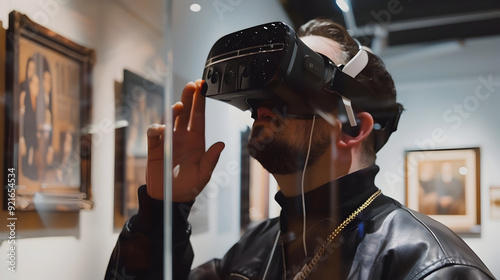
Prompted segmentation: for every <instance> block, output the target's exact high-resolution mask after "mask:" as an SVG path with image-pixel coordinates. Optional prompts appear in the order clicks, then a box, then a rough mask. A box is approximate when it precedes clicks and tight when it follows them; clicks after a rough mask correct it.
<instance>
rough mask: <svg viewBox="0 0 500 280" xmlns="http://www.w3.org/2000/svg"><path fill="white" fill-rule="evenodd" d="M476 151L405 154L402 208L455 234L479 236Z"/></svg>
mask: <svg viewBox="0 0 500 280" xmlns="http://www.w3.org/2000/svg"><path fill="white" fill-rule="evenodd" d="M479 152H480V150H479V148H463V149H442V150H420V151H408V152H406V204H407V206H408V207H409V208H411V209H414V210H417V211H419V212H421V213H423V214H426V215H429V216H431V217H432V218H434V219H436V220H438V221H440V222H442V223H443V224H445V225H447V226H448V227H449V228H451V229H452V230H454V231H455V232H457V233H464V234H479V233H480V230H481V212H480V209H481V208H480V195H479V192H480V182H479V177H480V176H479V174H480V166H479Z"/></svg>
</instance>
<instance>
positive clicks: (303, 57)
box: [203, 22, 402, 151]
mask: <svg viewBox="0 0 500 280" xmlns="http://www.w3.org/2000/svg"><path fill="white" fill-rule="evenodd" d="M367 63H368V54H367V52H366V50H365V49H364V48H362V47H360V49H359V51H358V53H357V54H356V55H355V56H354V57H353V58H352V59H351V61H349V63H347V64H346V65H345V66H343V65H339V66H337V65H335V64H334V63H333V62H332V61H331V60H330V59H329V58H327V57H326V56H324V55H322V54H320V53H317V52H315V51H313V50H311V49H310V48H309V47H307V46H306V45H305V44H304V42H302V41H301V40H300V38H299V37H298V36H297V34H296V33H295V31H294V30H293V29H292V28H291V27H289V26H288V25H287V24H285V23H283V22H272V23H267V24H263V25H258V26H255V27H251V28H248V29H244V30H241V31H237V32H234V33H231V34H229V35H226V36H224V37H222V38H220V39H219V40H218V41H217V42H216V43H215V44H214V45H213V47H212V49H211V50H210V53H209V55H208V58H207V61H206V63H205V68H204V71H203V79H204V80H205V81H206V84H207V91H206V92H205V96H206V97H209V98H213V99H217V100H220V101H223V102H226V103H229V104H231V105H233V106H235V107H237V108H239V109H241V110H244V111H245V110H249V109H250V110H252V117H253V118H257V116H256V112H257V108H258V107H259V106H262V104H263V103H267V104H271V105H272V107H273V109H277V110H278V111H279V112H280V113H281V114H282V115H284V116H286V117H290V118H312V116H314V115H319V116H321V117H322V118H324V119H325V120H327V121H329V122H330V123H332V122H333V116H332V115H331V113H332V112H333V111H334V110H335V109H339V111H338V116H337V117H338V118H339V119H340V120H341V121H343V123H344V122H345V123H344V124H343V127H345V128H347V130H346V131H348V133H349V134H356V133H357V132H356V130H357V126H358V124H357V120H356V118H355V111H354V107H356V108H360V109H362V110H363V111H367V112H369V113H370V114H372V116H373V118H374V120H375V125H374V129H375V136H376V137H375V138H376V139H375V151H378V150H379V149H380V148H382V146H383V145H384V144H385V143H386V142H387V140H388V138H389V136H390V134H391V133H392V132H393V131H396V129H397V124H398V121H399V117H400V115H401V112H402V107H401V105H399V104H397V103H395V102H393V101H392V103H391V104H388V101H386V100H381V99H380V97H378V96H377V95H375V94H373V93H372V92H371V91H370V90H369V89H368V88H366V87H365V86H364V85H363V84H361V83H360V82H358V81H357V80H356V79H355V78H354V77H356V75H357V74H358V73H359V72H361V70H363V69H364V67H365V66H366V64H367Z"/></svg>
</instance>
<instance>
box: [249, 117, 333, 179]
mask: <svg viewBox="0 0 500 280" xmlns="http://www.w3.org/2000/svg"><path fill="white" fill-rule="evenodd" d="M310 129H311V127H310V126H308V127H304V129H303V131H301V132H300V133H297V135H296V136H295V137H302V138H303V139H301V140H300V141H298V144H295V145H293V144H292V143H290V141H287V138H286V137H285V136H283V135H281V134H280V132H275V133H273V132H270V130H267V131H266V128H265V127H262V126H256V127H254V128H253V129H252V134H251V136H250V140H249V141H248V144H247V151H248V153H249V154H250V155H251V156H252V157H253V158H255V159H256V160H257V161H259V162H260V164H262V166H263V167H264V168H265V169H266V170H267V171H269V173H271V174H280V175H284V174H292V173H296V172H298V171H301V170H303V169H304V165H305V161H306V156H307V149H308V145H309V135H310V132H311V131H310ZM314 130H315V131H314V134H313V139H312V143H311V150H310V152H309V158H308V160H307V161H308V162H307V166H311V165H313V164H315V163H316V162H317V161H318V159H319V158H320V156H321V155H323V154H324V153H325V151H326V150H327V148H328V146H329V145H331V143H330V142H331V136H330V132H329V130H328V129H327V128H326V127H324V126H323V127H318V126H316V127H315V128H314ZM266 132H267V134H266Z"/></svg>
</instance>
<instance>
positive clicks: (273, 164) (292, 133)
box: [247, 36, 341, 174]
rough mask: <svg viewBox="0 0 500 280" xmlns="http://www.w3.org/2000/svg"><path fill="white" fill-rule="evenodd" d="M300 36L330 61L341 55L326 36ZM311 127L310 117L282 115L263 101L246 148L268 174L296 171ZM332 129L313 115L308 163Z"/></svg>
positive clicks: (323, 147) (328, 139)
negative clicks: (294, 117) (314, 120)
mask: <svg viewBox="0 0 500 280" xmlns="http://www.w3.org/2000/svg"><path fill="white" fill-rule="evenodd" d="M302 40H303V41H304V43H306V45H308V46H309V47H310V48H311V49H312V50H314V51H316V52H319V53H322V54H324V55H326V56H328V57H329V58H330V59H331V60H333V61H334V62H335V61H339V59H341V58H340V54H341V51H340V48H339V46H338V45H337V44H336V43H335V42H334V41H332V40H330V39H328V38H324V37H319V36H307V37H303V38H302ZM311 128H312V120H311V119H291V118H284V117H283V116H282V115H281V114H280V113H279V112H278V111H277V110H273V107H272V105H271V104H263V105H262V106H261V107H259V108H258V109H257V118H256V120H255V122H254V124H253V127H252V133H251V135H250V140H249V142H248V146H247V149H248V152H249V154H250V155H251V156H252V157H254V158H255V159H257V160H258V161H259V162H260V163H261V164H262V166H263V167H264V168H265V169H267V170H268V171H269V172H270V173H272V174H291V173H296V172H298V171H300V170H302V169H303V168H304V164H305V160H306V156H307V149H308V145H309V137H310V133H311ZM332 131H333V130H332V129H331V125H330V124H328V123H327V122H326V121H325V120H323V119H318V118H317V119H316V122H315V125H314V134H313V137H312V140H311V151H310V154H309V159H308V166H312V165H314V164H315V163H316V162H317V160H318V159H319V157H320V156H321V155H323V154H324V153H325V151H326V150H327V149H328V147H329V146H330V145H332V144H333V143H332V135H331V133H332Z"/></svg>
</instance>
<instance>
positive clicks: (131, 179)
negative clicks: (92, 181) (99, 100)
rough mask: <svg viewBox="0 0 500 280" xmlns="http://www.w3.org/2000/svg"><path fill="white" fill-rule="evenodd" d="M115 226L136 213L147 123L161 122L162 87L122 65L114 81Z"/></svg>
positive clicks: (144, 161)
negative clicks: (120, 77) (119, 76)
mask: <svg viewBox="0 0 500 280" xmlns="http://www.w3.org/2000/svg"><path fill="white" fill-rule="evenodd" d="M115 92H116V93H117V96H116V97H115V109H116V111H115V112H116V115H115V124H116V129H115V136H116V137H115V160H116V162H115V228H117V227H121V226H123V222H124V221H126V220H127V219H128V218H129V217H131V216H132V215H134V214H136V213H137V210H138V209H139V202H138V197H137V189H138V188H139V187H140V186H141V185H143V184H145V183H146V179H145V174H146V163H147V137H146V132H147V129H148V127H149V125H151V124H153V123H163V114H164V108H163V107H164V99H165V91H164V88H163V87H162V86H160V85H158V84H156V83H154V82H152V81H150V80H147V79H145V78H143V77H141V76H140V75H138V74H135V73H133V72H132V71H130V70H127V69H125V70H124V71H123V83H122V84H118V83H115Z"/></svg>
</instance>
